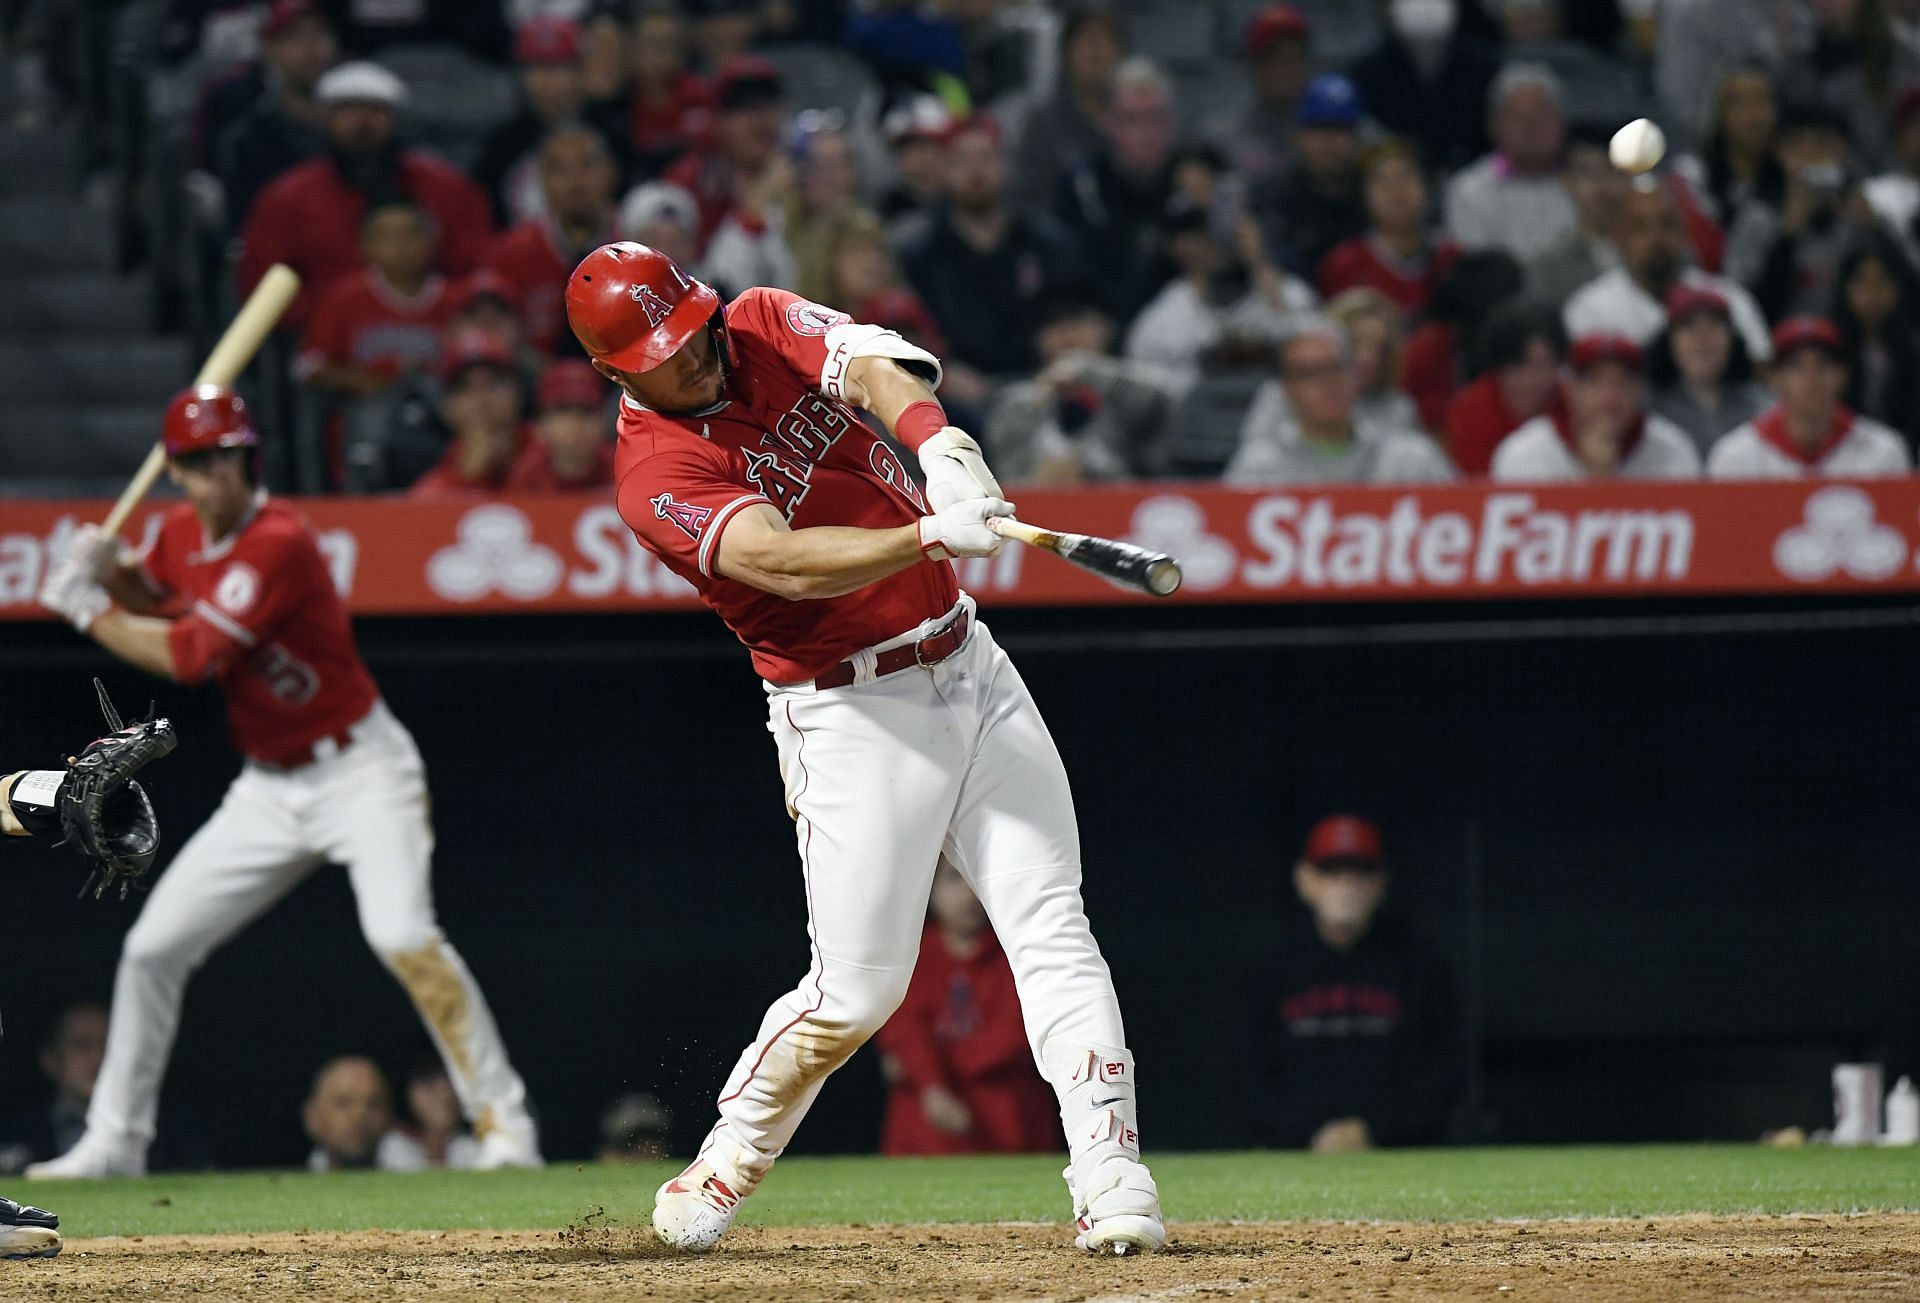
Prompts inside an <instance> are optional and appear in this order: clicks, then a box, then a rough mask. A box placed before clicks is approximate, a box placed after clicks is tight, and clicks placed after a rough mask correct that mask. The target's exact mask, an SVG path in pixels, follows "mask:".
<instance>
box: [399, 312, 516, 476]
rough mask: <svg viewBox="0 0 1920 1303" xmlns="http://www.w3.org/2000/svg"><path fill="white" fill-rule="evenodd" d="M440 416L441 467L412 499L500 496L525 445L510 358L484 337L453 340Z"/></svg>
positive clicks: (443, 365)
mask: <svg viewBox="0 0 1920 1303" xmlns="http://www.w3.org/2000/svg"><path fill="white" fill-rule="evenodd" d="M440 374H441V392H440V405H439V417H440V421H441V423H442V424H443V425H444V427H445V428H446V431H447V433H448V435H449V436H450V437H449V438H448V441H447V447H446V452H445V454H444V455H443V456H442V457H441V459H440V464H439V465H437V466H435V467H434V468H433V469H432V470H430V471H428V472H427V473H426V474H425V475H422V476H421V477H420V478H419V479H417V480H415V481H414V483H413V487H412V488H411V489H409V490H407V496H408V497H410V498H462V497H479V496H483V495H486V494H490V493H497V492H499V491H500V490H501V489H502V488H503V487H505V485H506V479H507V471H508V470H509V469H510V468H511V467H512V466H513V463H514V461H515V459H516V458H518V457H519V455H520V452H521V450H522V448H524V447H525V445H526V429H525V427H524V426H523V425H522V424H521V406H522V403H523V400H524V395H523V393H522V390H521V387H520V373H519V372H518V371H517V370H516V369H515V367H514V361H513V356H512V354H510V353H508V352H507V351H506V350H505V349H503V348H501V347H500V346H499V344H497V343H495V342H494V341H493V340H490V339H488V338H487V337H486V336H484V335H472V334H465V335H455V336H453V337H452V338H451V339H449V340H448V342H447V347H446V351H445V353H443V354H442V356H441V359H440Z"/></svg>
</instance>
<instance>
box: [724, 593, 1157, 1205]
mask: <svg viewBox="0 0 1920 1303" xmlns="http://www.w3.org/2000/svg"><path fill="white" fill-rule="evenodd" d="M969 604H970V603H969ZM896 641H904V640H896ZM874 650H880V649H874ZM863 658H864V664H862V662H863ZM855 660H856V664H861V665H862V668H861V671H860V679H859V681H856V682H855V683H853V684H852V685H849V686H847V687H843V688H831V689H827V690H825V691H818V690H816V689H815V688H814V687H813V686H812V685H811V684H806V685H801V686H798V687H777V686H773V685H769V687H768V698H769V701H768V705H769V722H768V728H769V730H770V731H771V732H772V733H773V735H774V738H775V740H776V742H777V743H778V746H779V755H780V771H781V776H782V778H783V780H784V782H785V786H786V799H787V806H788V809H789V811H790V812H791V813H792V814H793V816H794V825H795V832H796V836H797V839H798V843H799V849H800V864H801V873H802V878H803V880H804V883H805V888H806V897H807V915H808V930H809V936H810V938H811V940H812V950H813V962H812V965H811V967H810V968H809V970H808V972H807V975H806V977H805V978H804V979H803V980H802V981H801V983H800V985H799V986H797V987H796V988H795V989H794V990H792V991H790V992H788V993H787V994H786V995H784V996H782V997H781V998H780V999H779V1000H778V1001H776V1002H775V1003H774V1005H773V1007H772V1008H771V1009H769V1010H768V1011H767V1015H766V1017H765V1019H764V1020H763V1021H762V1022H761V1025H760V1034H759V1035H758V1037H756V1038H755V1040H754V1042H753V1044H751V1045H749V1046H748V1047H747V1048H746V1050H745V1052H744V1053H742V1054H741V1056H740V1060H739V1063H738V1064H737V1065H736V1066H735V1068H734V1070H733V1073H732V1075H731V1076H730V1077H728V1079H727V1083H726V1086H725V1088H724V1089H723V1090H722V1091H721V1096H720V1104H719V1111H720V1121H719V1123H718V1124H717V1125H716V1126H715V1128H714V1130H713V1133H712V1135H711V1136H710V1137H709V1140H708V1144H707V1146H706V1149H705V1150H704V1151H703V1152H707V1153H709V1154H711V1155H712V1156H713V1157H714V1158H715V1159H717V1160H718V1161H720V1162H721V1163H722V1164H723V1165H724V1168H725V1169H730V1171H731V1175H733V1176H735V1177H738V1178H744V1181H745V1183H746V1185H747V1188H751V1186H752V1184H753V1183H755V1182H757V1181H758V1180H759V1179H760V1177H761V1176H763V1175H764V1174H765V1173H766V1171H767V1169H768V1168H769V1167H770V1166H771V1165H772V1164H773V1161H774V1159H776V1158H777V1157H779V1155H780V1153H781V1151H782V1150H784V1149H785V1148H786V1146H787V1143H788V1141H790V1140H791V1139H792V1137H793V1134H794V1131H795V1130H796V1129H797V1128H798V1127H799V1125H800V1120H801V1119H802V1118H803V1117H804V1116H806V1112H807V1109H808V1108H809V1107H810V1106H811V1105H812V1103H813V1101H814V1098H815V1097H816V1096H817V1095H818V1094H819V1092H820V1087H821V1084H822V1082H823V1081H824V1080H825V1078H826V1077H827V1075H828V1074H829V1073H831V1072H832V1071H833V1070H834V1069H835V1068H837V1067H839V1066H840V1065H841V1064H842V1063H844V1062H846V1060H847V1058H848V1057H849V1056H851V1055H852V1054H853V1052H854V1051H855V1050H857V1049H858V1048H859V1047H860V1046H861V1045H862V1044H863V1043H864V1042H865V1041H866V1040H867V1038H868V1037H870V1036H872V1035H873V1033H874V1032H875V1031H877V1030H879V1028H880V1027H881V1025H882V1024H884V1023H885V1022H886V1020H887V1019H888V1017H889V1016H891V1015H892V1013H893V1011H894V1010H895V1009H896V1008H897V1007H898V1006H899V1004H900V1001H901V1000H902V998H904V996H905V995H906V990H907V981H908V979H909V978H910V977H911V976H912V974H913V968H914V964H915V962H916V960H917V959H918V957H919V951H920V935H921V929H922V927H923V926H924V924H925V920H926V911H927V899H928V896H929V894H930V892H931V890H932V886H933V871H934V866H935V864H936V863H937V861H938V859H939V857H940V855H941V854H942V853H944V854H945V855H946V856H947V858H948V859H949V860H950V861H951V862H952V864H953V866H954V867H955V868H956V869H958V870H959V871H960V873H961V874H962V875H963V876H964V877H965V878H966V880H967V882H968V883H969V884H970V885H971V886H972V888H973V890H974V892H975V894H977V895H978V896H979V897H980V901H981V904H983V905H984V906H985V907H986V911H987V916H988V918H989V919H990V920H991V921H992V924H993V928H994V931H995V932H996V933H997V934H998V936H999V938H1000V943H1001V945H1002V946H1003V947H1004V948H1005V950H1006V953H1007V958H1008V959H1009V961H1011V963H1012V966H1013V974H1014V979H1015V983H1016V985H1017V987H1018V989H1019V993H1020V1005H1021V1011H1022V1014H1023V1016H1024V1018H1025V1021H1026V1029H1027V1039H1028V1042H1029V1044H1030V1045H1031V1047H1032V1050H1033V1055H1034V1060H1035V1062H1036V1063H1037V1064H1039V1066H1040V1070H1041V1072H1042V1074H1043V1075H1044V1076H1046V1077H1047V1078H1048V1080H1049V1081H1051V1082H1053V1083H1054V1084H1055V1087H1056V1090H1059V1091H1062V1092H1065V1091H1067V1090H1069V1089H1071V1087H1072V1084H1073V1073H1074V1071H1075V1069H1076V1068H1077V1067H1079V1066H1080V1064H1082V1063H1083V1062H1084V1060H1085V1052H1086V1051H1087V1049H1089V1048H1090V1047H1099V1048H1100V1049H1101V1050H1102V1052H1103V1053H1104V1052H1105V1051H1106V1050H1108V1049H1110V1048H1112V1047H1120V1046H1124V1045H1125V1044H1126V1039H1125V1035H1124V1033H1123V1031H1122V1027H1121V1021H1120V1006H1119V1002H1118V1001H1117V1000H1116V998H1115V996H1114V990H1113V979H1112V977H1111V975H1110V974H1109V973H1108V970H1107V964H1106V961H1105V960H1104V959H1103V958H1102V957H1101V955H1100V948H1099V946H1098V945H1097V944H1095V942H1094V939H1093V934H1092V932H1091V930H1090V929H1089V928H1088V926H1087V916H1086V910H1085V908H1084V906H1083V905H1082V903H1081V899H1080V835H1079V830H1078V828H1077V827H1076V825H1075V822H1074V815H1073V797H1072V794H1071V793H1070V792H1069V791H1068V787H1067V775H1066V770H1065V768H1064V767H1063V766H1062V765H1061V763H1060V755H1059V752H1058V751H1056V750H1055V748H1054V745H1053V739H1052V737H1051V736H1049V734H1048V733H1047V727H1046V724H1045V723H1044V722H1043V721H1042V720H1041V718H1040V712H1039V710H1038V709H1037V708H1036V707H1035V706H1034V703H1033V699H1032V697H1030V696H1029V695H1028V693H1027V688H1026V685H1025V684H1024V683H1023V682H1022V681H1021V679H1020V674H1019V672H1018V671H1017V670H1015V669H1014V667H1013V662H1012V661H1010V660H1008V659H1007V655H1006V653H1005V652H1003V651H1002V650H1001V649H1000V647H999V645H998V644H996V643H995V642H994V640H993V635H992V634H991V633H990V632H988V630H987V628H986V626H985V625H983V624H980V623H979V622H978V621H976V622H975V624H974V629H973V633H972V636H971V637H970V638H969V639H968V640H967V643H966V645H965V646H964V647H963V648H962V649H961V650H960V651H959V652H957V653H956V654H955V655H953V656H952V657H950V658H949V659H947V660H946V661H943V662H941V663H940V664H939V665H936V666H933V667H932V668H930V669H921V668H915V669H908V670H902V671H900V672H898V673H895V674H890V675H887V676H885V677H882V678H873V677H872V675H871V672H870V668H868V667H870V664H871V657H870V654H869V653H861V655H860V656H859V657H856V658H855ZM1062 1098H1063V1101H1064V1099H1065V1094H1064V1093H1063V1096H1062ZM1063 1106H1064V1105H1063ZM1075 1112H1076V1113H1077V1112H1084V1106H1081V1105H1077V1106H1076V1108H1075Z"/></svg>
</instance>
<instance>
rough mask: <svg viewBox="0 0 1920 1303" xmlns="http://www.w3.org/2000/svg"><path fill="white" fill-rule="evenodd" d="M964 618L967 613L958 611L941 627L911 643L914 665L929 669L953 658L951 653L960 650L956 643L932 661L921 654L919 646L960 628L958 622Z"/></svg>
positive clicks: (921, 646) (923, 645)
mask: <svg viewBox="0 0 1920 1303" xmlns="http://www.w3.org/2000/svg"><path fill="white" fill-rule="evenodd" d="M966 618H967V613H966V612H965V611H962V612H960V614H958V615H956V616H954V617H953V618H952V619H951V620H948V621H947V623H946V624H945V625H944V626H943V627H941V628H938V629H935V630H934V631H933V632H932V633H930V634H928V635H927V636H926V637H924V638H922V639H921V640H920V641H919V642H916V643H915V644H913V663H914V664H915V665H918V666H919V667H920V668H921V669H923V670H930V669H932V668H933V667H934V666H936V665H938V664H940V663H941V661H946V660H951V659H952V658H953V653H954V652H957V651H959V650H960V648H959V647H958V646H957V645H956V646H954V647H953V648H951V649H950V650H949V651H948V652H947V653H946V655H944V656H942V657H940V660H934V661H930V660H928V659H927V658H926V656H925V655H923V654H922V652H921V648H923V647H925V646H926V645H927V644H928V643H930V642H932V641H933V640H934V639H936V638H945V637H946V636H948V635H949V634H951V633H954V632H955V631H956V630H958V629H959V628H960V622H961V621H962V620H964V619H966Z"/></svg>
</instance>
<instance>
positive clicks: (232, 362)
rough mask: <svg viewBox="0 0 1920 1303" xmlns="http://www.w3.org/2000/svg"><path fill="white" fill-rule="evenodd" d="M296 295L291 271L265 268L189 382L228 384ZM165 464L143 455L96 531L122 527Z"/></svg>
mask: <svg viewBox="0 0 1920 1303" xmlns="http://www.w3.org/2000/svg"><path fill="white" fill-rule="evenodd" d="M299 292H300V277H299V276H298V275H296V274H295V272H294V270H293V268H291V267H289V266H287V265H286V264H285V263H282V262H276V263H275V264H273V266H271V267H269V268H267V274H266V275H265V276H262V277H261V278H260V283H259V284H258V285H256V286H254V287H253V293H251V294H249V295H248V296H247V301H246V302H245V303H243V304H242V305H241V306H240V311H239V312H237V313H235V314H234V318H233V321H232V323H231V324H230V325H229V326H228V327H227V329H226V333H225V334H223V335H221V336H220V342H219V343H217V344H215V345H214V346H213V352H211V353H209V354H207V360H206V361H205V362H203V363H201V365H200V374H199V375H197V376H195V377H194V378H193V383H195V384H196V385H231V384H232V383H233V382H234V381H235V380H236V379H238V378H239V376H240V373H241V372H242V371H244V370H245V369H246V366H247V363H248V362H251V361H252V360H253V355H254V354H255V353H258V352H259V351H260V345H261V344H263V343H265V342H266V338H267V334H268V332H269V331H271V330H272V329H273V327H274V323H275V322H277V321H279V320H280V317H281V314H283V313H284V312H286V310H287V305H288V304H289V303H292V302H293V297H294V295H296V294H298V293H299ZM166 464H167V450H166V449H165V448H163V447H161V446H160V445H159V444H157V443H156V444H154V445H153V450H152V451H151V452H149V453H148V454H147V459H146V460H145V461H143V462H141V463H140V469H139V470H138V471H136V472H135V473H134V477H133V482H132V483H131V484H129V485H127V487H126V490H125V491H124V492H123V493H121V495H120V500H119V501H118V502H116V503H114V504H113V510H112V511H110V512H108V513H107V519H106V523H105V524H103V525H101V526H100V528H101V529H103V530H105V531H106V532H107V534H108V535H113V534H118V533H119V532H120V527H121V526H123V525H125V524H126V523H127V517H128V516H131V515H132V514H133V509H134V508H135V507H137V506H139V505H140V500H141V499H142V498H144V497H146V496H147V491H148V490H149V489H151V488H152V487H153V482H154V481H155V480H157V479H159V478H160V470H161V468H162V467H164V466H165V465H166Z"/></svg>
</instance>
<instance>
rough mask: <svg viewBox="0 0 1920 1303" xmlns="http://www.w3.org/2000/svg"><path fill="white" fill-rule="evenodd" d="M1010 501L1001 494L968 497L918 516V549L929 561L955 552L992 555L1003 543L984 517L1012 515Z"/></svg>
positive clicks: (959, 554) (939, 559) (964, 554)
mask: <svg viewBox="0 0 1920 1303" xmlns="http://www.w3.org/2000/svg"><path fill="white" fill-rule="evenodd" d="M1012 514H1013V504H1012V503H1011V502H1006V501H1003V500H1002V499H1000V498H968V499H967V500H966V501H965V502H956V503H954V504H953V505H952V506H950V507H942V508H941V509H940V510H938V511H936V512H934V513H933V514H932V515H931V516H922V517H920V550H921V551H922V552H925V553H926V554H927V559H928V560H930V561H947V560H951V559H952V558H954V557H957V556H992V555H993V554H994V553H996V552H998V551H999V550H1000V549H1001V547H1002V546H1003V545H1005V543H1006V541H1007V540H1006V539H1004V538H1002V537H1000V535H998V534H996V533H994V532H993V530H992V528H991V527H989V526H988V524H987V521H988V519H989V518H991V517H994V516H1011V515H1012Z"/></svg>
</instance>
